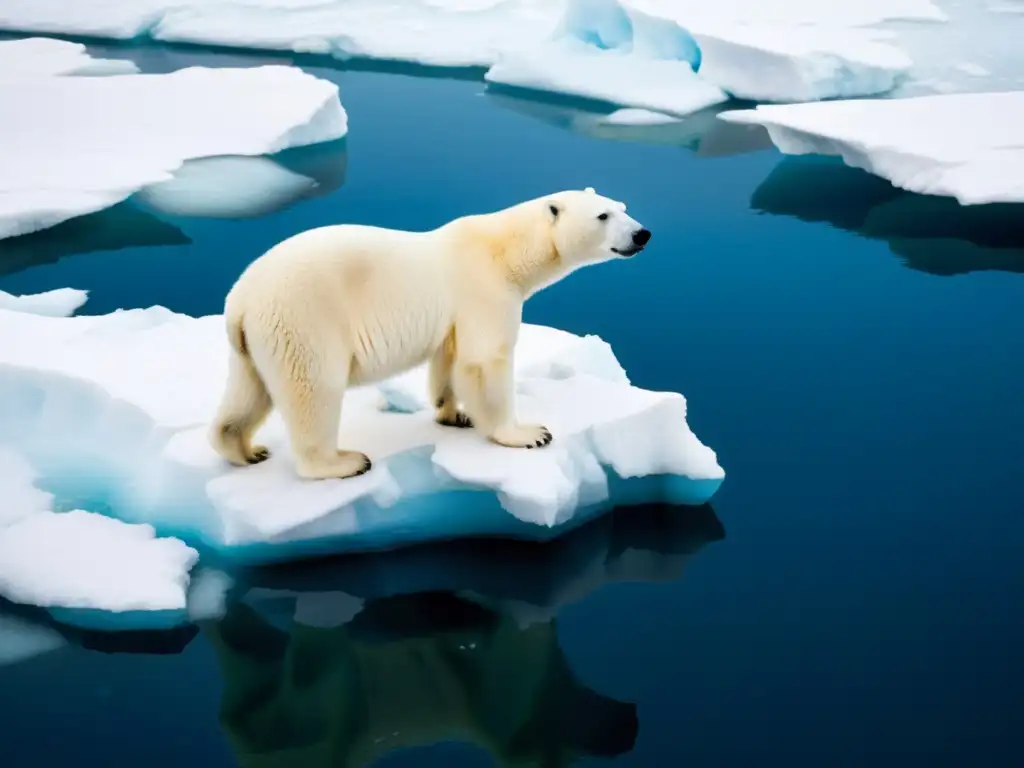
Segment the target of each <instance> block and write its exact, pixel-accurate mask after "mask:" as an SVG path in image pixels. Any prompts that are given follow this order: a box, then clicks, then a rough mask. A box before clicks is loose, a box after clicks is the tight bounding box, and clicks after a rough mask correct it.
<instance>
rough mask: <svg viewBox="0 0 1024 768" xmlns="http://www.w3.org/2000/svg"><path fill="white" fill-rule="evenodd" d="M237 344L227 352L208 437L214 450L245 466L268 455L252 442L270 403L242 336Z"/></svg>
mask: <svg viewBox="0 0 1024 768" xmlns="http://www.w3.org/2000/svg"><path fill="white" fill-rule="evenodd" d="M238 346H240V347H241V348H236V346H235V344H232V349H231V350H230V352H229V358H228V380H227V385H226V387H225V389H224V395H223V397H222V398H221V404H220V408H219V409H218V412H217V416H216V418H215V419H214V421H213V426H212V428H211V429H210V435H209V439H210V444H211V445H212V446H213V448H214V450H216V451H217V453H219V454H220V455H221V456H223V457H224V458H225V459H227V460H228V461H229V462H231V463H232V464H234V465H236V466H245V465H247V464H259V463H260V462H262V461H266V460H267V459H268V458H270V451H268V450H267V449H266V448H265V447H264V446H262V445H253V444H252V436H253V435H254V434H255V432H256V430H257V429H259V428H260V425H261V424H263V422H264V421H266V419H267V416H268V415H269V414H270V409H271V407H272V404H271V401H270V394H269V393H268V392H267V388H266V387H265V386H264V385H263V380H262V379H261V378H260V375H259V373H258V372H257V371H256V368H255V367H254V366H253V363H252V360H251V359H250V358H249V356H248V354H246V352H245V350H244V340H243V339H242V338H241V336H239V345H238Z"/></svg>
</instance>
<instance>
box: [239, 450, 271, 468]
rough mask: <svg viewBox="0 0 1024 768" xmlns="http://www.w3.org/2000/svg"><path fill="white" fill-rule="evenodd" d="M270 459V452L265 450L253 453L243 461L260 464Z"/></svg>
mask: <svg viewBox="0 0 1024 768" xmlns="http://www.w3.org/2000/svg"><path fill="white" fill-rule="evenodd" d="M269 458H270V451H268V450H266V449H265V448H264V449H262V450H259V451H254V452H253V454H252V455H251V456H246V458H245V460H246V461H247V462H249V463H250V464H260V463H262V462H264V461H266V460H267V459H269Z"/></svg>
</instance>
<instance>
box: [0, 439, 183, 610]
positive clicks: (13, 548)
mask: <svg viewBox="0 0 1024 768" xmlns="http://www.w3.org/2000/svg"><path fill="white" fill-rule="evenodd" d="M39 481H40V477H39V474H38V472H37V471H36V470H35V468H34V467H33V466H32V465H31V464H30V463H29V462H28V461H27V460H26V459H25V458H24V457H23V456H22V455H21V454H20V452H17V451H15V450H13V449H11V448H9V447H6V446H4V445H3V444H0V488H2V491H3V501H2V502H0V504H2V506H0V597H4V598H6V599H7V600H10V601H12V602H16V603H24V604H29V605H37V606H41V607H43V608H46V609H48V610H49V611H50V612H51V613H53V614H54V615H55V616H58V617H59V616H61V615H66V616H70V617H72V619H71V620H72V621H73V622H75V623H88V622H89V620H90V618H89V617H90V615H95V614H94V612H115V613H126V612H127V613H143V614H145V615H146V616H147V619H146V621H147V622H151V621H152V620H153V619H152V616H153V613H154V612H160V613H166V614H168V618H167V621H169V622H170V623H177V622H178V621H180V615H181V613H182V612H183V611H184V610H185V607H186V594H185V590H186V588H187V586H188V583H189V575H188V573H189V570H190V569H191V568H192V566H193V565H194V564H195V562H196V560H197V559H198V557H199V555H198V553H197V552H196V551H195V550H194V549H192V548H190V547H188V546H186V545H185V544H184V543H182V542H181V541H178V540H177V539H168V538H158V537H156V535H155V534H154V531H153V527H152V526H149V525H132V524H128V523H123V522H120V521H118V520H114V519H112V518H109V517H104V516H102V515H98V514H93V513H91V512H85V511H83V510H80V509H76V510H73V511H70V512H62V513H58V512H54V511H53V503H54V496H53V494H51V493H49V492H47V491H43V490H41V489H40V488H39V487H38V484H39Z"/></svg>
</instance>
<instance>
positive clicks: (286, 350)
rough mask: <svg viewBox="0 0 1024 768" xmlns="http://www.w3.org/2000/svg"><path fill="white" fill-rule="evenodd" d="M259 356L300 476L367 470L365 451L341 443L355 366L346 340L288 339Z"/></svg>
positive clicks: (355, 473) (311, 477)
mask: <svg viewBox="0 0 1024 768" xmlns="http://www.w3.org/2000/svg"><path fill="white" fill-rule="evenodd" d="M253 351H254V354H256V353H258V352H260V353H262V352H263V350H253ZM268 352H269V351H268ZM259 357H260V359H259V367H260V370H261V371H264V372H265V374H266V377H265V381H266V385H267V389H268V390H269V392H270V397H271V399H272V400H273V402H274V406H275V407H276V408H277V410H278V411H279V412H280V413H281V418H282V420H283V421H284V423H285V426H286V427H287V429H288V437H289V442H290V443H291V448H292V453H293V454H294V455H295V466H296V471H297V472H298V474H299V476H300V477H303V478H306V479H309V480H325V479H328V478H346V477H356V476H358V475H362V474H365V473H366V472H369V471H370V468H371V467H372V464H371V462H370V459H369V457H368V456H367V455H366V454H365V453H360V452H359V451H343V450H339V449H338V427H339V424H340V421H341V404H342V400H343V399H344V397H345V390H346V389H347V388H348V379H349V371H350V368H351V356H350V355H348V354H347V352H346V350H345V347H344V344H341V343H339V340H338V339H317V340H316V341H315V342H313V341H312V340H311V339H304V340H303V341H302V342H300V343H294V342H292V341H291V340H285V341H279V342H277V343H276V345H275V349H274V350H273V352H271V353H269V354H260V355H259Z"/></svg>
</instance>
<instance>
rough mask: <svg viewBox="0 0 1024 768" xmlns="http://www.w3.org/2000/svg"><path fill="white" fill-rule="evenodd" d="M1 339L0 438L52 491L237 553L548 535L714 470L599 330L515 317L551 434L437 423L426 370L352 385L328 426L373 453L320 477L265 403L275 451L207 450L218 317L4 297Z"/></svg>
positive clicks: (527, 413) (673, 405)
mask: <svg viewBox="0 0 1024 768" xmlns="http://www.w3.org/2000/svg"><path fill="white" fill-rule="evenodd" d="M0 338H3V339H4V340H5V343H4V344H3V345H0V371H2V373H3V375H2V376H0V390H2V392H0V394H2V397H0V441H6V442H9V443H12V444H16V445H17V447H18V450H20V451H22V452H23V454H24V455H25V456H26V457H27V458H28V460H30V461H31V462H32V463H33V465H34V466H35V467H37V468H38V469H39V471H40V472H41V473H42V474H43V476H45V477H47V478H50V482H51V484H50V486H49V487H51V490H53V491H54V493H57V494H58V495H59V496H60V497H61V498H63V499H68V500H69V501H68V503H69V504H71V503H75V504H76V505H78V506H82V507H83V508H87V509H88V508H90V506H89V505H90V504H97V503H102V504H103V505H104V506H105V508H113V509H117V510H118V515H119V516H120V517H121V518H123V519H125V520H127V521H129V522H140V523H152V524H153V525H155V526H156V527H157V528H158V529H159V530H160V531H161V533H167V534H168V535H179V536H181V537H182V538H185V539H186V540H187V541H190V542H193V543H196V542H198V543H205V544H207V545H209V546H212V547H214V548H217V549H219V550H221V551H222V552H226V553H231V554H233V555H235V556H236V557H237V558H241V559H250V560H263V559H288V558H291V557H294V556H296V555H299V554H303V553H306V552H335V551H344V550H356V549H374V548H386V547H392V546H398V545H402V544H408V543H416V542H421V541H426V540H433V539H443V538H453V537H459V536H466V535H487V534H500V535H508V536H518V537H524V538H539V539H545V538H550V537H551V536H555V535H557V534H559V533H560V532H562V531H564V530H566V529H567V528H571V527H573V526H575V525H578V524H580V523H582V522H584V521H585V520H587V519H588V518H590V517H592V516H593V515H595V514H597V513H599V512H602V511H604V510H606V509H608V508H610V507H612V506H615V505H617V504H621V503H627V502H631V501H636V500H638V499H639V500H646V499H649V498H651V497H655V498H665V499H667V500H672V501H677V502H686V503H701V502H703V501H706V500H707V499H708V498H709V497H710V496H711V495H712V494H713V493H714V492H715V491H716V489H717V488H718V486H719V485H720V483H721V482H722V479H723V477H724V473H723V471H722V469H721V467H720V466H719V464H718V462H717V459H716V457H715V454H714V452H713V451H712V450H711V449H710V448H708V447H706V446H705V445H703V444H702V443H701V442H700V441H699V440H698V439H697V437H696V436H695V435H694V434H693V433H692V432H691V431H690V429H689V427H688V426H687V423H686V401H685V399H684V398H683V397H682V395H679V394H675V393H670V392H650V391H646V390H642V389H638V388H636V387H633V386H631V385H630V384H629V383H627V381H626V380H625V374H624V372H623V371H622V368H621V366H619V365H618V362H617V361H616V360H615V357H614V355H613V354H612V353H611V350H610V348H608V347H607V345H606V344H604V343H603V342H601V341H600V340H599V339H596V338H594V337H586V338H579V337H575V336H573V335H572V334H568V333H564V332H562V331H557V330H554V329H550V328H543V327H538V326H525V327H524V329H523V335H522V339H521V341H520V343H519V346H518V347H517V355H518V362H517V369H518V376H519V381H518V389H519V409H520V412H521V414H522V418H524V419H543V420H544V421H545V423H547V424H548V425H549V426H550V427H551V428H552V431H553V432H554V433H555V436H556V440H555V443H553V444H552V446H550V447H549V448H546V449H544V450H543V451H522V450H516V449H508V448H502V447H500V446H497V445H493V444H491V443H488V442H487V441H486V440H484V439H483V438H482V437H481V436H479V435H478V434H477V433H476V432H475V431H472V430H453V429H450V428H444V427H441V426H439V425H437V424H435V423H434V421H433V417H432V413H431V411H428V410H426V409H423V408H422V407H421V406H422V405H424V400H423V397H424V392H422V391H420V387H419V386H418V385H417V383H416V382H417V381H419V380H421V379H422V373H423V372H422V370H419V371H414V372H412V373H410V374H407V375H405V376H402V377H399V378H398V379H396V380H393V381H391V382H388V383H387V385H385V386H384V387H382V390H377V389H375V388H364V389H359V390H353V391H352V392H350V393H349V394H348V395H347V396H346V403H345V408H344V409H343V414H344V415H343V417H342V426H341V431H342V434H341V438H340V439H342V440H344V442H345V443H346V444H347V445H352V446H357V447H358V448H359V449H360V450H363V451H366V452H367V453H368V454H369V455H370V456H371V458H372V459H373V460H374V462H375V463H374V469H373V470H372V471H371V472H369V473H368V474H366V475H363V476H361V477H358V478H352V479H348V480H337V481H322V482H304V481H301V480H299V479H298V478H297V476H296V475H295V473H294V468H293V466H292V460H291V456H290V453H289V450H288V447H287V441H286V440H285V435H284V431H283V426H282V425H281V423H280V420H279V419H278V417H277V416H276V414H275V415H274V416H272V417H271V420H270V421H269V422H268V424H267V426H266V427H265V428H264V433H263V434H262V435H261V440H263V441H264V442H265V443H266V444H267V445H269V446H270V448H271V450H272V451H274V454H275V455H274V457H273V458H272V460H271V461H267V462H264V463H263V464H260V465H256V466H253V467H247V468H244V469H235V468H231V467H229V466H228V465H227V464H226V463H225V462H223V461H222V460H221V459H220V458H219V457H218V456H216V454H214V453H213V451H212V450H211V449H210V448H209V446H208V443H207V440H206V430H207V425H208V423H209V419H210V418H211V416H212V414H213V412H214V409H215V407H216V404H217V401H218V399H219V397H220V392H221V388H222V386H223V377H224V373H225V365H226V359H227V355H226V347H225V337H224V333H223V321H222V319H221V318H220V317H219V316H210V317H204V318H198V319H197V318H190V317H185V316H182V315H176V314H174V313H172V312H170V311H168V310H164V309H162V308H159V307H154V308H151V309H149V310H131V311H122V312H117V313H114V314H111V315H105V316H79V317H72V318H59V319H57V318H45V317H39V316H34V315H24V314H18V313H13V312H8V311H2V310H0ZM381 391H383V393H384V398H383V399H384V400H385V401H386V407H384V408H382V407H381V406H382V396H381ZM409 411H411V412H409Z"/></svg>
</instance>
